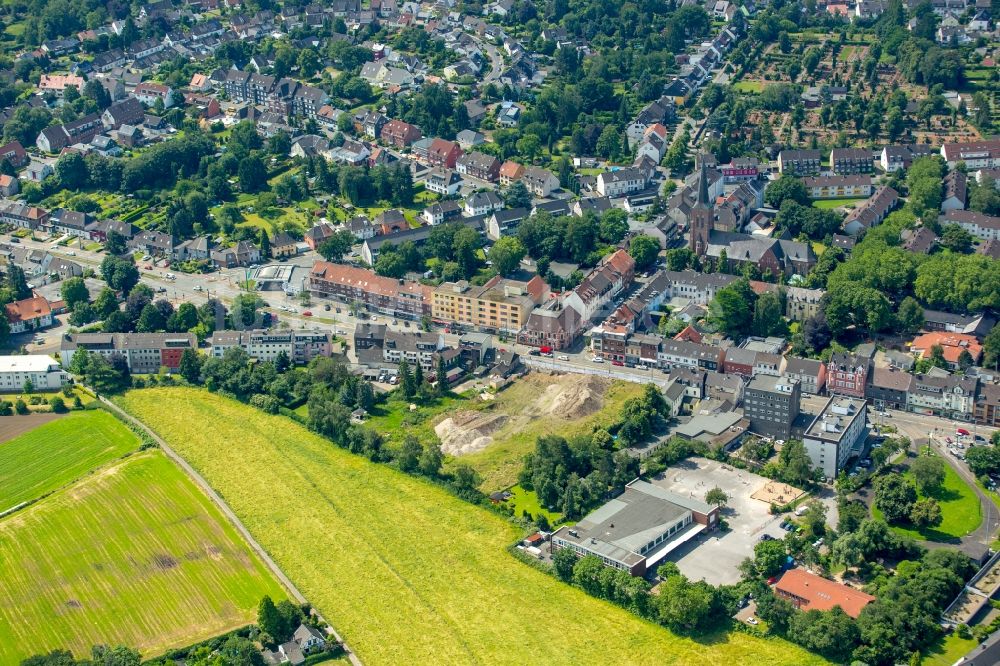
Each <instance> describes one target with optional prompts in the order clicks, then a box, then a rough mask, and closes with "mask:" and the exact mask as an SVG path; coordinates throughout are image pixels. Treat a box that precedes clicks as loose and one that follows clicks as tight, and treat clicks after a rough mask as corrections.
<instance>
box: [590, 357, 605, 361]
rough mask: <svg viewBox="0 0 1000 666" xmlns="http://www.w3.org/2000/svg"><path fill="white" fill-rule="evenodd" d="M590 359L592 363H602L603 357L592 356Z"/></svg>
mask: <svg viewBox="0 0 1000 666" xmlns="http://www.w3.org/2000/svg"><path fill="white" fill-rule="evenodd" d="M590 360H591V361H592V362H594V363H604V359H603V358H601V357H600V356H595V357H594V358H592V359H590Z"/></svg>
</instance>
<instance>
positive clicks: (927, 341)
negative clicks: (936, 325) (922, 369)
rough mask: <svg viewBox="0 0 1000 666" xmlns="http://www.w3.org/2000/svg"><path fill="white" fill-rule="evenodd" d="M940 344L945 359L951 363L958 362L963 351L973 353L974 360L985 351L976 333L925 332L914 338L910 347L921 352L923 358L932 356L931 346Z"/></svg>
mask: <svg viewBox="0 0 1000 666" xmlns="http://www.w3.org/2000/svg"><path fill="white" fill-rule="evenodd" d="M934 345H940V346H941V351H943V352H944V360H946V361H948V362H949V363H958V357H959V356H961V355H962V352H963V351H968V352H969V354H971V355H972V360H974V361H975V360H977V359H978V358H979V355H980V354H982V353H983V346H982V345H981V344H979V340H977V339H976V336H974V335H965V334H964V333H943V332H938V333H924V334H923V335H918V336H917V337H915V338H913V342H912V343H911V344H910V349H911V351H913V352H914V353H919V354H920V357H921V358H925V357H926V358H930V355H931V347H933V346H934Z"/></svg>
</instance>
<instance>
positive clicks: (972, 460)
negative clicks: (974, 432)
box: [965, 446, 1000, 476]
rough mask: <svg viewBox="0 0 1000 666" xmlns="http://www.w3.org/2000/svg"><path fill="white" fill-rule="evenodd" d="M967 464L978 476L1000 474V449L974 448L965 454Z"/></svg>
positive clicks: (993, 447) (989, 447) (994, 447)
mask: <svg viewBox="0 0 1000 666" xmlns="http://www.w3.org/2000/svg"><path fill="white" fill-rule="evenodd" d="M965 462H966V463H968V465H969V469H970V470H972V473H973V474H975V475H976V476H982V475H983V474H994V473H996V472H1000V448H997V447H996V446H973V447H970V448H969V450H968V451H967V452H966V454H965Z"/></svg>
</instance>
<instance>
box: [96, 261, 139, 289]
mask: <svg viewBox="0 0 1000 666" xmlns="http://www.w3.org/2000/svg"><path fill="white" fill-rule="evenodd" d="M101 277H103V278H104V281H105V282H107V283H108V286H109V287H111V288H112V289H114V290H115V291H117V292H120V293H123V294H127V293H129V292H130V291H132V287H134V286H135V285H136V284H138V282H139V269H138V268H136V266H135V264H134V263H132V260H131V258H129V259H119V258H118V257H113V256H107V257H105V258H104V260H103V261H102V262H101Z"/></svg>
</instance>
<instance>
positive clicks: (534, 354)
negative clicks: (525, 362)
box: [528, 349, 542, 356]
mask: <svg viewBox="0 0 1000 666" xmlns="http://www.w3.org/2000/svg"><path fill="white" fill-rule="evenodd" d="M541 355H542V352H540V351H538V350H537V349H531V350H529V351H528V356H541Z"/></svg>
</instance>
